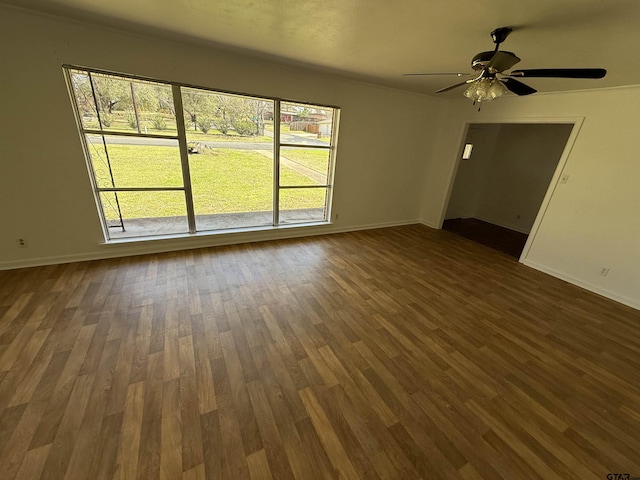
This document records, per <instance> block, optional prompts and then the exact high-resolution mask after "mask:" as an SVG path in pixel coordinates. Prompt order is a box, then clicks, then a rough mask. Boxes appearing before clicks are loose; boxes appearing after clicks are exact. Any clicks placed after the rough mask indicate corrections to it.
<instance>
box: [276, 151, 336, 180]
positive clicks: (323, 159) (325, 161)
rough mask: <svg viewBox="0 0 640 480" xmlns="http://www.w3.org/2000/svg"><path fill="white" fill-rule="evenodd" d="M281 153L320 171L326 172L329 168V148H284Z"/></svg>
mask: <svg viewBox="0 0 640 480" xmlns="http://www.w3.org/2000/svg"><path fill="white" fill-rule="evenodd" d="M281 155H282V156H283V157H286V158H288V159H289V160H293V161H294V162H298V163H299V164H301V165H304V166H305V167H307V168H310V169H311V170H314V171H316V172H319V173H323V174H326V173H327V171H328V170H329V150H324V149H317V148H299V149H298V148H296V149H288V148H284V149H283V150H282V153H281Z"/></svg>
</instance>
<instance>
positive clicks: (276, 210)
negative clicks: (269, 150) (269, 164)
mask: <svg viewBox="0 0 640 480" xmlns="http://www.w3.org/2000/svg"><path fill="white" fill-rule="evenodd" d="M273 224H274V225H279V224H280V100H276V101H275V102H274V105H273Z"/></svg>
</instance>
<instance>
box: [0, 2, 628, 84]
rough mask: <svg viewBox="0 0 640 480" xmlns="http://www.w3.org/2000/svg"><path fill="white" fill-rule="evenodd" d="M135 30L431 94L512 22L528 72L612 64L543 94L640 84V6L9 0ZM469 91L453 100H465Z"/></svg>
mask: <svg viewBox="0 0 640 480" xmlns="http://www.w3.org/2000/svg"><path fill="white" fill-rule="evenodd" d="M0 3H4V4H9V5H13V6H18V7H22V8H27V9H33V10H38V11H42V12H47V13H53V14H56V15H60V16H64V17H71V18H78V19H83V20H87V21H91V22H95V23H100V24H104V25H109V26H117V27H118V28H121V29H124V30H135V31H138V32H143V33H149V34H153V35H160V36H165V37H169V38H180V39H183V40H188V41H194V42H198V43H206V44H212V45H214V46H216V47H221V46H224V47H226V48H234V49H240V50H243V51H246V52H247V53H252V54H256V55H260V56H265V57H267V58H269V59H271V60H277V61H281V62H285V63H289V62H296V63H300V64H303V65H304V66H307V67H310V68H318V69H322V70H325V71H330V72H334V73H338V74H341V75H345V76H349V77H353V78H358V79H361V80H365V81H368V82H372V83H378V84H383V85H388V86H392V87H397V88H401V89H405V90H412V91H417V92H421V93H427V94H432V93H433V92H434V91H435V90H437V89H439V88H442V87H445V86H447V85H450V84H453V83H457V81H458V79H457V78H456V77H455V76H451V77H446V76H429V77H403V76H402V74H403V73H407V72H471V68H470V67H469V64H470V61H471V58H472V57H473V55H475V54H476V53H478V52H480V51H485V50H492V49H493V46H494V45H493V42H492V40H491V38H490V35H489V34H490V32H491V31H492V30H493V29H494V28H496V27H500V26H511V27H513V28H514V32H513V33H512V34H511V35H510V36H509V38H508V39H507V40H506V42H505V43H504V44H503V46H502V49H504V50H508V51H512V52H514V53H516V55H518V56H519V57H520V58H521V59H522V61H521V62H520V63H519V64H518V65H517V68H523V69H526V68H562V67H564V68H572V67H601V68H606V69H607V70H608V73H607V76H606V77H605V78H604V79H602V80H569V79H562V80H558V79H527V80H526V83H528V84H529V85H531V86H533V87H534V88H536V89H538V90H539V91H541V92H550V91H561V90H579V89H584V88H603V87H613V86H621V85H637V84H640V61H639V60H638V52H639V50H640V28H639V22H640V1H639V0H397V1H389V0H324V1H321V0H224V1H221V0H0ZM461 93H462V92H461V89H460V90H456V91H454V92H449V93H447V94H444V95H446V96H449V97H452V96H453V97H456V96H458V95H461Z"/></svg>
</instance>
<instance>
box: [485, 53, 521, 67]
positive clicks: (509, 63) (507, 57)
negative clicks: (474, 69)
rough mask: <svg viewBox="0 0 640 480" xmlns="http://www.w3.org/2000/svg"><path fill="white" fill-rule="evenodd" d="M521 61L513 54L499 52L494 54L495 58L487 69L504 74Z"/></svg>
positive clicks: (490, 61)
mask: <svg viewBox="0 0 640 480" xmlns="http://www.w3.org/2000/svg"><path fill="white" fill-rule="evenodd" d="M519 61H520V59H519V58H518V57H516V56H515V54H513V53H511V52H500V51H498V52H496V53H494V54H493V57H491V60H489V63H488V64H487V66H486V68H493V69H494V70H496V71H498V72H504V71H505V70H509V69H510V68H511V67H513V66H514V65H515V64H516V63H518V62H519Z"/></svg>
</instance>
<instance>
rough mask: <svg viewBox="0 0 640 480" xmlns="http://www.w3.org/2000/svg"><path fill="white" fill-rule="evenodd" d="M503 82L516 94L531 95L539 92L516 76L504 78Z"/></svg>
mask: <svg viewBox="0 0 640 480" xmlns="http://www.w3.org/2000/svg"><path fill="white" fill-rule="evenodd" d="M501 82H502V83H504V86H505V87H507V88H508V89H509V90H511V91H512V92H513V93H515V94H516V95H521V96H522V95H531V94H532V93H536V92H537V90H536V89H535V88H531V87H530V86H529V85H525V84H524V83H522V82H520V81H519V80H516V79H515V78H503V79H502V80H501Z"/></svg>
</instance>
